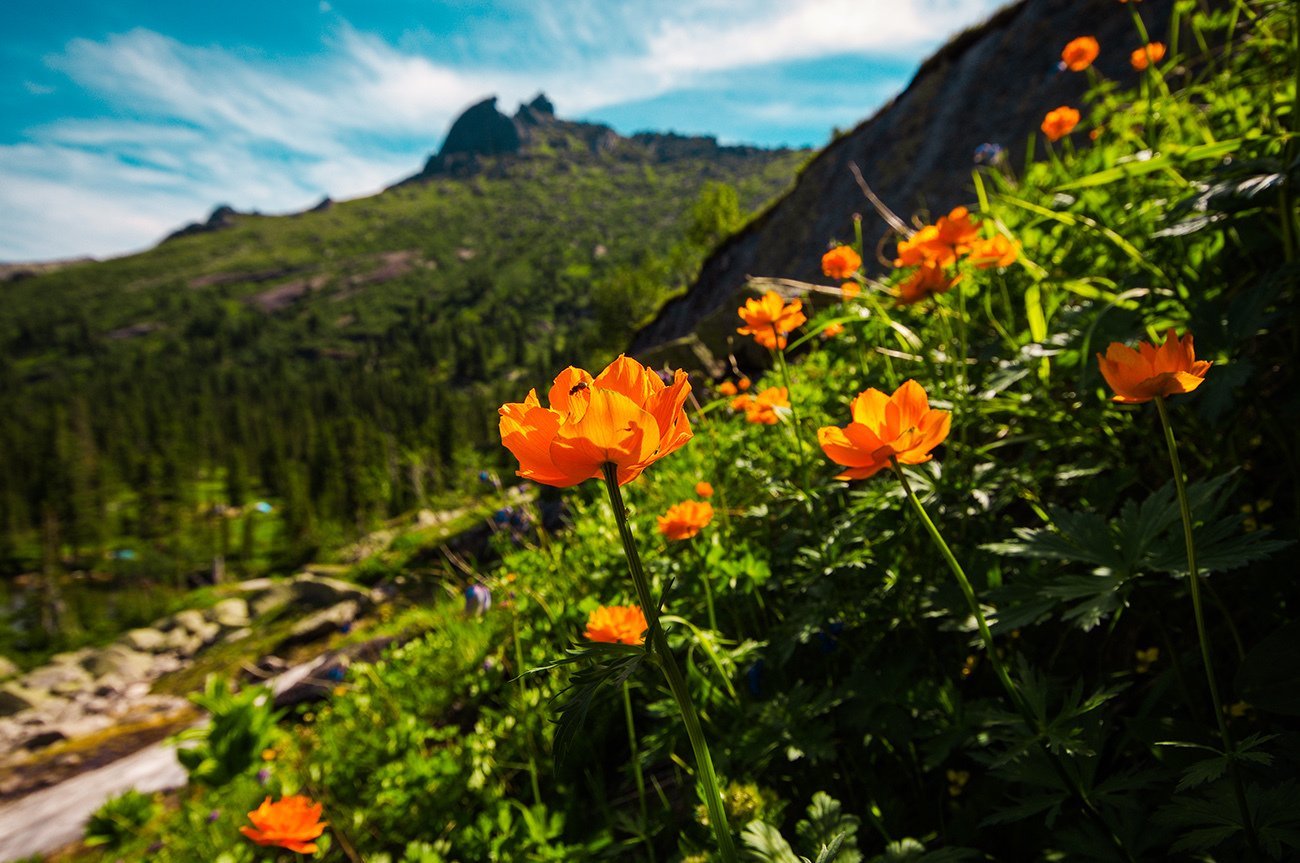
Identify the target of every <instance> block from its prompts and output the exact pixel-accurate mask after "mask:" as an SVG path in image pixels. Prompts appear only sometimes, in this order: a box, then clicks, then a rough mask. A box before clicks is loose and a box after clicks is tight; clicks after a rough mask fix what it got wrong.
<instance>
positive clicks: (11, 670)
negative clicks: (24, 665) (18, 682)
mask: <svg viewBox="0 0 1300 863" xmlns="http://www.w3.org/2000/svg"><path fill="white" fill-rule="evenodd" d="M20 671H22V669H21V668H19V667H18V666H17V665H16V664H15V663H14V662H13V661H12V660H10V659H9V658H8V657H4V656H0V680H8V679H9V678H11V677H17V676H18V672H20Z"/></svg>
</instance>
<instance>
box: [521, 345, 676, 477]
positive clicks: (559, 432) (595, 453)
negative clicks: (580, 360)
mask: <svg viewBox="0 0 1300 863" xmlns="http://www.w3.org/2000/svg"><path fill="white" fill-rule="evenodd" d="M690 391H691V384H690V381H689V380H688V379H687V376H686V373H685V372H683V371H678V372H676V374H675V375H674V377H673V383H672V385H671V386H668V385H665V384H664V382H663V381H662V380H661V379H660V377H659V375H657V374H655V373H654V372H653V371H651V370H650V369H648V368H647V367H645V366H643V365H641V364H640V363H638V362H637V361H636V360H631V359H628V358H627V357H624V356H620V357H619V358H618V359H616V360H614V362H612V363H610V364H609V365H608V366H607V367H606V368H605V370H604V371H602V372H601V373H600V374H599V375H597V376H596V377H595V378H593V377H592V376H591V375H590V374H589V373H587V372H586V371H584V370H582V369H579V368H574V367H573V366H570V367H569V368H567V369H565V370H564V371H562V372H560V374H559V376H557V377H556V378H555V383H554V384H553V385H552V386H551V391H550V394H549V396H548V399H549V402H550V407H549V408H544V407H542V406H541V403H540V402H539V401H538V398H537V390H530V391H529V393H528V397H527V398H526V399H525V400H524V401H523V402H522V403H520V402H512V403H509V404H504V405H502V406H501V409H500V410H499V411H498V413H499V414H500V415H501V421H500V425H501V442H502V443H503V444H505V447H506V449H508V450H510V452H512V453H513V454H514V456H515V458H517V459H519V470H518V472H517V473H518V475H519V476H521V477H523V478H525V479H530V480H532V481H533V482H539V483H542V484H543V485H553V486H558V487H560V488H565V487H568V486H571V485H577V484H578V483H580V482H582V481H583V480H587V479H592V478H594V477H599V476H601V472H602V469H603V466H604V465H605V464H606V463H613V464H614V465H616V466H617V468H618V483H619V485H623V484H625V483H628V482H631V481H632V480H634V479H636V478H637V477H638V476H640V475H641V472H642V471H644V470H645V469H646V468H647V467H649V466H650V465H651V464H653V463H654V462H655V461H657V460H658V459H661V458H663V457H664V456H666V455H668V454H669V453H671V452H673V451H675V450H677V449H679V448H680V447H681V446H682V445H683V444H685V443H686V442H687V441H688V440H690V439H691V434H692V432H691V423H690V420H688V419H687V418H686V412H685V411H684V410H683V409H682V405H683V404H684V403H685V402H686V397H687V395H689V394H690Z"/></svg>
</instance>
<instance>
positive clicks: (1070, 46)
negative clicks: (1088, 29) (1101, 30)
mask: <svg viewBox="0 0 1300 863" xmlns="http://www.w3.org/2000/svg"><path fill="white" fill-rule="evenodd" d="M1100 52H1101V46H1100V45H1098V44H1097V40H1096V39H1094V38H1093V37H1091V36H1080V37H1079V38H1077V39H1071V40H1070V41H1069V42H1068V43H1067V44H1066V46H1065V48H1064V49H1063V50H1062V51H1061V62H1062V63H1064V64H1065V68H1067V69H1069V70H1070V71H1071V72H1082V71H1083V70H1084V69H1087V68H1088V67H1089V66H1091V65H1092V61H1093V60H1096V59H1097V55H1098V54H1099V53H1100Z"/></svg>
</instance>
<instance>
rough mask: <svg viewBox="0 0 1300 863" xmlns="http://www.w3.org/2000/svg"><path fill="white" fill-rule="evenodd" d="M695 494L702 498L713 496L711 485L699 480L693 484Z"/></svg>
mask: <svg viewBox="0 0 1300 863" xmlns="http://www.w3.org/2000/svg"><path fill="white" fill-rule="evenodd" d="M695 494H696V495H698V496H699V497H703V498H710V497H713V485H712V484H710V483H707V482H704V481H703V480H701V481H699V482H697V483H696V484H695Z"/></svg>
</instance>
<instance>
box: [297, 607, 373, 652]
mask: <svg viewBox="0 0 1300 863" xmlns="http://www.w3.org/2000/svg"><path fill="white" fill-rule="evenodd" d="M360 611H361V607H360V604H359V603H357V602H356V600H351V599H349V600H346V601H344V602H340V603H338V604H337V605H333V606H331V607H329V608H326V609H323V610H321V611H318V612H316V613H315V614H312V615H309V616H307V617H304V618H303V619H302V620H300V621H298V622H297V623H295V624H294V625H293V629H291V630H290V631H289V634H288V635H287V636H285V638H284V639H283V640H281V641H280V643H279V644H278V645H276V649H277V650H284V649H285V648H287V647H295V646H297V645H299V644H310V643H312V642H313V641H320V640H321V639H323V638H327V637H329V636H330V635H333V634H334V633H335V632H338V631H339V629H340V627H342V626H343V625H344V624H348V623H351V622H352V621H354V620H356V618H357V615H358V614H359V613H360Z"/></svg>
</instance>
